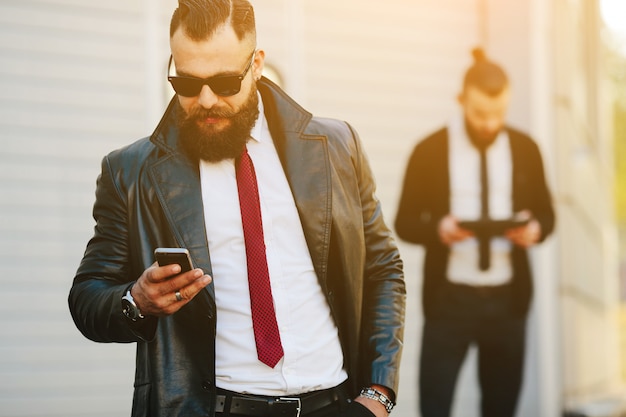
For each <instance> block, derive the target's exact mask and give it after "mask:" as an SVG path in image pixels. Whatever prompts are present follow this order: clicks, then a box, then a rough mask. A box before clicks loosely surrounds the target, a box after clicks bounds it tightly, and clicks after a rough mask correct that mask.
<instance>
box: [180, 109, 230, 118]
mask: <svg viewBox="0 0 626 417" xmlns="http://www.w3.org/2000/svg"><path fill="white" fill-rule="evenodd" d="M236 114H237V113H235V112H232V111H228V110H220V109H203V108H200V109H194V110H193V111H191V112H190V113H189V114H188V115H187V120H204V119H207V118H214V119H228V118H231V117H233V116H235V115H236Z"/></svg>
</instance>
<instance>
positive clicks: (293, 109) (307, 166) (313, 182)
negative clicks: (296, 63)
mask: <svg viewBox="0 0 626 417" xmlns="http://www.w3.org/2000/svg"><path fill="white" fill-rule="evenodd" d="M271 87H272V85H271V83H269V82H268V81H267V80H265V79H262V81H261V82H260V83H259V90H260V92H261V95H262V97H263V104H264V107H265V116H266V117H267V120H268V125H269V128H270V132H271V133H272V139H273V140H274V144H275V146H276V150H277V151H278V156H279V157H280V160H281V163H282V166H283V170H284V171H285V175H286V177H287V181H288V182H289V186H290V187H291V193H292V194H293V197H294V200H295V202H296V207H297V209H298V214H299V215H300V222H301V223H302V229H303V231H304V235H305V237H306V241H307V245H308V247H309V252H310V254H311V259H312V260H313V266H314V268H315V272H316V273H317V276H318V277H319V278H320V282H325V280H326V273H327V268H328V251H329V246H330V230H331V219H332V217H331V208H332V204H331V173H330V160H329V156H328V144H327V142H326V137H325V136H319V135H307V134H306V132H305V131H304V130H303V129H304V126H307V125H308V123H309V121H310V119H311V114H310V113H309V112H307V111H306V110H304V109H302V108H301V107H300V106H299V105H298V104H297V103H295V102H293V101H292V100H291V99H290V98H289V97H288V96H286V95H285V94H284V93H283V92H282V90H278V89H274V88H271ZM285 126H289V127H291V128H292V129H289V130H285V129H284V127H285Z"/></svg>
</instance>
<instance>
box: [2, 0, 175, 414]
mask: <svg viewBox="0 0 626 417" xmlns="http://www.w3.org/2000/svg"><path fill="white" fill-rule="evenodd" d="M145 15H146V11H145V7H144V3H143V2H141V1H130V2H129V1H125V0H108V1H106V2H85V1H80V0H47V1H46V0H19V1H10V0H2V1H0V75H1V76H0V190H1V196H0V283H1V288H2V291H0V415H2V416H15V417H17V416H49V417H53V416H58V417H68V416H77V417H78V416H80V417H84V416H88V415H89V416H103V417H104V416H115V415H119V416H122V415H128V414H129V410H130V405H131V403H130V394H131V391H132V375H133V369H134V360H133V351H134V347H133V346H132V345H126V346H123V345H109V346H102V345H97V344H94V343H92V342H89V341H87V340H86V339H84V338H83V337H82V336H81V335H80V334H79V333H78V332H77V330H76V328H75V327H74V325H73V323H72V321H71V318H70V315H69V312H68V308H67V301H66V300H67V293H68V289H69V287H70V284H71V279H72V277H73V275H74V272H75V270H76V267H77V266H78V262H79V261H80V259H81V255H82V252H83V250H84V247H85V243H86V241H87V239H88V238H89V237H90V235H91V231H92V228H93V221H92V219H91V216H90V212H91V206H92V204H93V197H94V189H95V187H94V186H95V180H96V176H97V174H98V173H99V165H100V159H101V158H102V156H103V155H104V154H105V153H106V152H108V151H109V150H111V149H113V148H116V147H119V146H121V145H122V144H125V143H127V142H128V141H129V140H131V139H135V138H138V137H140V136H141V135H145V134H146V133H148V132H147V130H146V124H147V123H146V119H147V114H146V111H147V110H146V107H147V106H146V105H145V101H144V97H146V95H147V91H148V88H154V87H153V86H151V87H148V86H147V85H146V82H145V79H146V74H147V69H146V66H147V64H146V52H145V51H146V50H147V44H148V42H154V39H149V40H148V39H146V34H145V32H146V30H145V28H146V25H145V21H144V17H145ZM163 39H165V40H167V34H166V33H165V34H164V35H163Z"/></svg>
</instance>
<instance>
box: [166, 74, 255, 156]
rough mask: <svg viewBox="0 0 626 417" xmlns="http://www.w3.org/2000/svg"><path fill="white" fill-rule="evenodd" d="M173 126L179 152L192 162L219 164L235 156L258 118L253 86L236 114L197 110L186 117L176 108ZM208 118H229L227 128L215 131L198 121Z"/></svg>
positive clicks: (219, 110)
mask: <svg viewBox="0 0 626 417" xmlns="http://www.w3.org/2000/svg"><path fill="white" fill-rule="evenodd" d="M178 110H179V111H178V114H177V116H176V123H177V125H178V128H179V130H180V132H179V139H178V140H179V143H180V146H181V149H182V150H183V152H184V153H185V154H187V155H188V156H189V157H190V158H191V159H192V160H193V161H194V162H196V161H199V160H201V159H202V160H205V161H208V162H219V161H222V160H224V159H232V158H236V157H238V156H239V155H240V154H241V152H242V151H243V148H244V147H245V145H246V142H247V141H248V138H249V137H250V131H251V130H252V128H253V127H254V124H255V122H256V119H257V118H258V117H259V98H258V97H257V89H256V85H254V84H253V85H252V89H251V90H250V94H249V95H248V99H247V100H246V102H245V103H244V104H243V106H242V107H241V109H240V110H239V111H238V112H236V113H235V112H230V111H228V110H221V109H209V110H207V109H204V108H202V107H199V108H197V109H194V110H192V112H191V113H190V114H187V113H186V112H185V110H184V109H183V108H182V107H181V106H180V104H179V105H178ZM208 117H215V118H228V119H229V120H230V126H228V127H226V128H225V129H224V130H221V131H216V130H215V129H214V128H213V127H212V126H203V124H202V123H201V122H200V120H204V119H206V118H208Z"/></svg>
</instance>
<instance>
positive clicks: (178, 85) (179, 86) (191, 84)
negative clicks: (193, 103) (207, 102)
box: [169, 77, 203, 97]
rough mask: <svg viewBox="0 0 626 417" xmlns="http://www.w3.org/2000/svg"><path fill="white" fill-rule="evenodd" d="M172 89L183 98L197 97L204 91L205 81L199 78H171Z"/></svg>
mask: <svg viewBox="0 0 626 417" xmlns="http://www.w3.org/2000/svg"><path fill="white" fill-rule="evenodd" d="M169 81H170V83H171V84H172V88H173V89H174V91H176V94H178V95H181V96H183V97H196V96H197V95H199V94H200V91H202V85H203V80H201V79H197V78H185V77H170V78H169Z"/></svg>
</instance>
